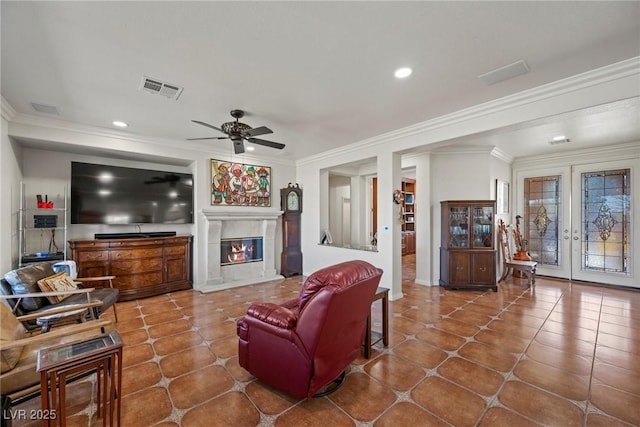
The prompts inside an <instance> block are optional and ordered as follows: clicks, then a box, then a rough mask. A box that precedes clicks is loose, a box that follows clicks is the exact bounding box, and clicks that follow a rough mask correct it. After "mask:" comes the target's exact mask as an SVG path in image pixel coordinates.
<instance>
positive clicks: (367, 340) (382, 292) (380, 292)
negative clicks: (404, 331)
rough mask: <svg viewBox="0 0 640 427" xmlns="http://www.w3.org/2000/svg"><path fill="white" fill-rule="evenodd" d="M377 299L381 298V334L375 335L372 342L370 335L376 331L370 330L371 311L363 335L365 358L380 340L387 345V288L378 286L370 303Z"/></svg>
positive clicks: (368, 356) (369, 355)
mask: <svg viewBox="0 0 640 427" xmlns="http://www.w3.org/2000/svg"><path fill="white" fill-rule="evenodd" d="M377 300H382V335H381V336H378V337H376V340H375V341H373V342H372V338H371V337H372V335H373V334H376V333H375V332H372V331H371V313H369V317H367V330H366V332H365V335H364V357H366V358H367V359H368V358H370V357H371V347H372V346H373V345H375V344H377V343H379V342H380V340H382V344H384V346H385V347H386V346H388V345H389V289H387V288H380V287H379V288H378V289H377V290H376V294H375V295H374V296H373V301H372V303H373V302H375V301H377ZM376 335H378V334H376Z"/></svg>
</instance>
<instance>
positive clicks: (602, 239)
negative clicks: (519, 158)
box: [516, 160, 640, 287]
mask: <svg viewBox="0 0 640 427" xmlns="http://www.w3.org/2000/svg"><path fill="white" fill-rule="evenodd" d="M638 172H639V169H638V161H637V160H629V161H612V162H602V163H590V164H580V165H574V166H563V167H556V168H541V169H537V170H528V171H521V172H518V173H517V175H516V176H517V188H518V189H522V190H521V191H519V194H518V195H517V203H516V210H517V213H518V214H519V215H522V216H523V218H524V220H523V222H524V224H523V228H524V229H523V230H521V232H522V234H523V237H524V240H525V241H526V244H527V249H528V251H529V254H530V255H531V257H532V258H533V259H534V260H535V261H537V262H538V268H537V271H538V274H540V275H546V276H553V277H560V278H566V279H574V280H585V281H591V282H597V283H605V284H613V285H623V286H633V287H640V272H639V271H638V270H639V268H638V267H639V266H640V265H639V264H640V263H639V262H638V260H639V259H640V256H639V255H640V253H639V250H638V248H636V247H635V246H636V245H637V242H640V230H638V228H639V227H638V226H634V224H635V223H640V221H639V220H638V213H637V207H636V205H637V204H638V202H639V201H640V196H639V194H640V192H639V191H638V190H639V188H638V187H640V185H639V179H638V176H637V175H638ZM634 215H636V216H635V221H634ZM634 243H635V245H634Z"/></svg>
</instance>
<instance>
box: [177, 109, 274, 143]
mask: <svg viewBox="0 0 640 427" xmlns="http://www.w3.org/2000/svg"><path fill="white" fill-rule="evenodd" d="M231 117H233V118H234V119H236V121H235V122H226V123H223V124H222V126H220V128H217V127H215V126H213V125H210V124H209V123H205V122H201V121H199V120H191V121H192V122H193V123H197V124H199V125H202V126H206V127H208V128H211V129H215V130H217V131H218V132H222V133H226V134H227V136H211V137H207V138H187V139H188V140H189V141H198V140H203V139H230V140H231V142H233V149H234V151H235V153H236V154H240V153H244V142H243V141H249V142H251V143H252V144H258V145H264V146H265V147H271V148H277V149H278V150H282V149H283V148H284V147H285V145H284V144H280V143H279V142H272V141H267V140H264V139H258V138H254V137H255V136H259V135H266V134H269V133H273V131H272V130H271V129H269V128H268V127H266V126H260V127H257V128H252V127H251V126H249V125H246V124H244V123H240V122H239V121H238V119H241V118H242V117H244V111H242V110H231Z"/></svg>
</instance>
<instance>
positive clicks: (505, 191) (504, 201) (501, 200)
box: [496, 179, 509, 214]
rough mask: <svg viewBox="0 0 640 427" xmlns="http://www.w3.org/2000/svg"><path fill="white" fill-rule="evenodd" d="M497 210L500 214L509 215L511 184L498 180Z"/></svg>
mask: <svg viewBox="0 0 640 427" xmlns="http://www.w3.org/2000/svg"><path fill="white" fill-rule="evenodd" d="M496 209H497V210H498V214H508V213H509V183H508V182H507V181H501V180H499V179H496Z"/></svg>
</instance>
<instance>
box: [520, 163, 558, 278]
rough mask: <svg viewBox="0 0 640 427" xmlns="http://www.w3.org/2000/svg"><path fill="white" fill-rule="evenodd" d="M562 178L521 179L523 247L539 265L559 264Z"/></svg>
mask: <svg viewBox="0 0 640 427" xmlns="http://www.w3.org/2000/svg"><path fill="white" fill-rule="evenodd" d="M561 188H562V186H561V176H560V175H554V176H541V177H535V178H525V179H524V201H525V210H526V212H525V218H526V222H527V226H526V229H525V233H524V235H525V239H526V240H525V242H523V243H524V245H523V246H525V247H527V248H528V250H529V255H530V256H531V258H532V259H533V260H534V261H537V262H538V263H539V264H546V265H556V266H557V265H559V264H560V261H561V259H560V254H561V251H560V246H561V242H560V233H559V230H560V227H561V226H562V224H561V222H562V218H561V216H560V215H559V212H562V199H561V196H562V194H561Z"/></svg>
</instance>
